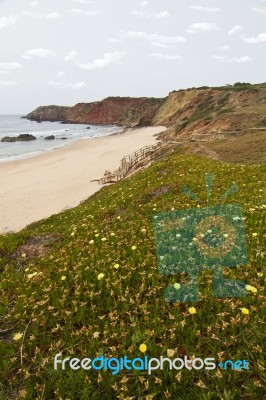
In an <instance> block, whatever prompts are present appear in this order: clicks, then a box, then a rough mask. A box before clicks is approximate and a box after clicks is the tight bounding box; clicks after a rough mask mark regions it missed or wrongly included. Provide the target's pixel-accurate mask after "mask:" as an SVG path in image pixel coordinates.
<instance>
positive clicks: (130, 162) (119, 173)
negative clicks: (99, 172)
mask: <svg viewBox="0 0 266 400" xmlns="http://www.w3.org/2000/svg"><path fill="white" fill-rule="evenodd" d="M159 145H160V143H157V144H155V145H153V146H145V147H142V148H141V149H139V150H137V151H135V152H134V153H132V154H130V155H128V156H125V157H123V158H122V160H121V165H120V167H119V168H118V169H116V170H115V171H114V172H110V173H106V174H105V176H104V177H103V178H101V179H98V183H99V184H102V185H103V184H105V183H113V182H117V181H120V180H121V179H123V178H124V177H125V176H126V175H127V173H128V172H129V171H130V169H131V168H132V167H133V166H134V165H136V164H137V163H138V162H139V161H141V160H143V159H144V158H146V157H147V156H148V155H151V154H152V153H153V152H154V151H155V150H156V149H157V148H158V146H159Z"/></svg>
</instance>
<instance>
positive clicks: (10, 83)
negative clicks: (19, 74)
mask: <svg viewBox="0 0 266 400" xmlns="http://www.w3.org/2000/svg"><path fill="white" fill-rule="evenodd" d="M17 84H18V83H17V82H15V81H0V86H17Z"/></svg>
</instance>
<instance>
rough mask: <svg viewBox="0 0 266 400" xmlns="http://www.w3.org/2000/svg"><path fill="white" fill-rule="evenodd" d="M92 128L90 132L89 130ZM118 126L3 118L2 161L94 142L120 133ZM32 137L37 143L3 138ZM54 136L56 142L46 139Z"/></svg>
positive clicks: (0, 133) (0, 124) (0, 135)
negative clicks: (10, 140) (77, 142)
mask: <svg viewBox="0 0 266 400" xmlns="http://www.w3.org/2000/svg"><path fill="white" fill-rule="evenodd" d="M88 128H89V129H88ZM121 129H122V128H121V127H117V126H115V125H112V126H102V125H81V124H60V122H42V123H37V122H35V121H29V120H27V119H24V118H23V119H22V118H21V115H0V162H3V161H8V160H10V161H11V160H16V159H19V158H25V157H29V156H32V155H37V154H38V153H41V152H44V151H49V150H53V149H56V148H59V147H63V146H66V145H69V144H70V143H73V142H75V141H77V140H81V139H93V138H96V137H100V136H107V135H110V134H112V133H115V132H118V131H121ZM25 133H28V134H31V135H33V136H35V137H36V140H31V141H26V142H12V143H6V142H1V139H2V138H3V137H4V136H18V135H20V134H25ZM51 135H54V136H55V139H54V140H45V137H47V136H51Z"/></svg>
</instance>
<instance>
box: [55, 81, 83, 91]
mask: <svg viewBox="0 0 266 400" xmlns="http://www.w3.org/2000/svg"><path fill="white" fill-rule="evenodd" d="M48 85H49V86H53V87H58V88H62V89H84V88H86V87H87V86H88V85H87V83H86V82H83V81H82V82H77V83H63V82H56V81H49V82H48Z"/></svg>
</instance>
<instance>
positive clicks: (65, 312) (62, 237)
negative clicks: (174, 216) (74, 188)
mask: <svg viewBox="0 0 266 400" xmlns="http://www.w3.org/2000/svg"><path fill="white" fill-rule="evenodd" d="M205 172H212V173H214V174H215V182H214V187H213V198H212V200H211V203H210V205H213V204H216V200H217V199H218V197H220V196H221V195H222V194H223V193H224V192H225V190H226V189H227V188H228V187H229V186H230V184H231V183H232V181H235V182H236V183H237V185H238V186H239V192H238V193H237V194H236V195H234V196H233V197H231V198H228V199H227V200H225V201H224V202H223V204H226V203H232V202H234V203H241V204H243V207H244V216H245V226H246V235H247V242H248V249H249V264H248V265H246V266H242V267H237V268H232V269H230V268H225V276H226V277H227V278H232V279H240V280H242V281H244V282H245V283H246V284H249V285H252V287H255V288H256V289H257V292H256V293H253V292H249V293H247V296H246V297H245V298H243V299H229V298H227V299H215V298H213V294H212V275H211V273H210V272H209V271H204V272H202V274H201V277H200V293H201V299H200V301H199V302H198V303H187V304H186V303H185V304H180V303H167V302H165V300H164V296H163V290H164V288H165V287H166V286H168V285H169V284H171V283H174V282H182V281H184V279H185V277H184V276H183V275H182V276H162V275H160V274H159V272H158V268H157V263H156V257H155V242H154V236H153V227H152V222H151V221H152V215H153V214H154V213H156V212H160V211H169V210H171V209H172V208H175V209H189V208H194V207H196V206H197V203H196V201H194V200H191V199H189V198H188V197H186V196H185V195H183V194H181V189H182V187H183V186H184V185H188V186H189V187H190V188H191V189H192V190H193V191H194V192H196V193H197V194H198V196H199V197H200V198H203V199H206V193H205V186H204V173H205ZM263 182H265V166H255V165H251V166H244V165H226V164H221V163H219V162H217V161H212V160H209V159H206V158H203V157H198V156H184V155H180V154H178V153H174V154H173V155H171V156H169V157H167V158H164V159H163V160H162V161H160V162H157V163H155V164H154V165H153V166H151V167H149V168H148V169H146V170H144V171H141V172H139V173H137V174H135V175H133V176H132V177H131V178H129V179H125V180H124V181H121V182H119V183H117V184H115V185H114V186H108V187H105V188H103V189H102V190H101V191H100V192H98V193H96V194H95V195H94V196H92V197H91V198H89V199H88V200H87V201H85V202H84V203H82V204H81V205H80V206H79V207H76V208H75V209H72V210H68V211H65V212H62V213H60V214H58V215H54V216H52V217H50V218H48V219H46V220H44V221H41V222H39V223H35V224H32V225H31V226H29V227H28V228H27V229H25V230H24V231H22V232H20V233H17V234H10V235H6V236H1V237H0V257H1V261H0V263H1V269H2V272H1V281H0V291H1V301H0V322H1V332H0V339H1V341H0V363H1V366H0V381H1V382H2V385H3V386H0V396H1V399H5V398H8V399H12V398H21V399H27V400H28V399H29V400H33V399H43V400H51V399H58V400H59V399H62V400H88V399H90V400H91V399H92V400H93V399H95V400H99V399H101V400H111V399H121V400H126V399H136V400H137V399H147V400H149V399H158V400H159V399H175V400H176V399H182V400H191V399H193V400H194V399H195V400H197V399H203V400H209V399H210V400H216V399H217V400H218V399H230V400H239V399H254V400H255V399H262V398H263V394H264V393H265V392H264V388H263V385H264V384H265V383H266V382H265V375H264V374H263V358H264V357H263V354H265V353H263V344H264V340H265V338H264V335H263V316H264V315H265V303H264V304H263V302H265V297H264V295H263V289H264V277H263V270H262V269H263V255H264V249H265V245H264V244H263V227H265V214H264V213H265V208H266V206H265V204H266V203H265V192H263ZM205 205H206V203H205ZM44 238H46V239H45V240H48V239H49V238H50V239H49V240H50V242H49V243H50V244H49V246H50V247H45V246H44V247H41V245H40V243H42V241H43V240H44ZM47 238H48V239H47ZM53 238H54V239H53ZM42 244H43V243H42ZM38 246H39V247H38ZM134 246H135V247H134ZM36 249H39V250H38V251H39V256H38V257H37V255H36V251H37V250H36ZM47 249H48V251H47ZM117 264H118V265H119V266H118V265H117ZM99 274H104V276H103V277H102V275H100V277H102V279H98V278H99ZM191 306H193V307H195V309H196V313H195V314H190V313H189V312H188V309H189V307H191ZM242 308H246V309H247V310H249V314H248V315H245V314H243V313H242V311H241V309H242ZM5 331H6V332H5ZM19 333H21V334H23V333H25V337H22V338H20V335H18V336H15V335H16V334H19ZM14 337H15V338H19V339H18V340H14ZM140 344H146V345H147V352H146V354H147V355H149V356H151V357H159V356H161V355H164V356H167V351H168V354H169V353H170V352H171V350H172V351H173V354H174V356H175V357H178V356H179V357H183V356H184V355H187V356H188V357H192V356H193V355H194V356H198V357H201V358H205V357H215V358H216V359H217V361H224V360H226V359H233V360H237V359H241V360H242V359H246V360H248V361H249V362H250V370H249V371H242V372H238V371H232V370H227V371H223V370H221V369H215V370H213V371H204V370H201V371H189V370H182V371H180V372H178V371H174V370H173V371H169V370H168V368H167V367H166V368H165V369H164V370H163V371H159V370H157V371H155V372H154V374H153V375H151V376H148V375H147V373H143V372H133V371H125V370H124V371H122V372H120V373H119V374H118V375H116V376H112V375H111V372H110V371H101V372H96V371H91V370H90V371H87V372H84V371H83V372H82V371H80V370H79V371H71V370H69V368H68V367H67V369H66V370H65V371H54V370H53V357H54V356H55V355H56V354H57V353H60V352H62V353H63V356H64V357H67V356H70V357H74V356H77V357H79V358H83V357H86V356H88V357H90V358H93V357H94V356H99V355H102V354H104V355H105V356H106V357H111V356H114V357H118V358H119V357H122V356H124V355H127V356H128V357H132V358H135V357H140V356H143V354H142V353H140V350H139V346H140ZM21 360H22V362H21Z"/></svg>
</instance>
